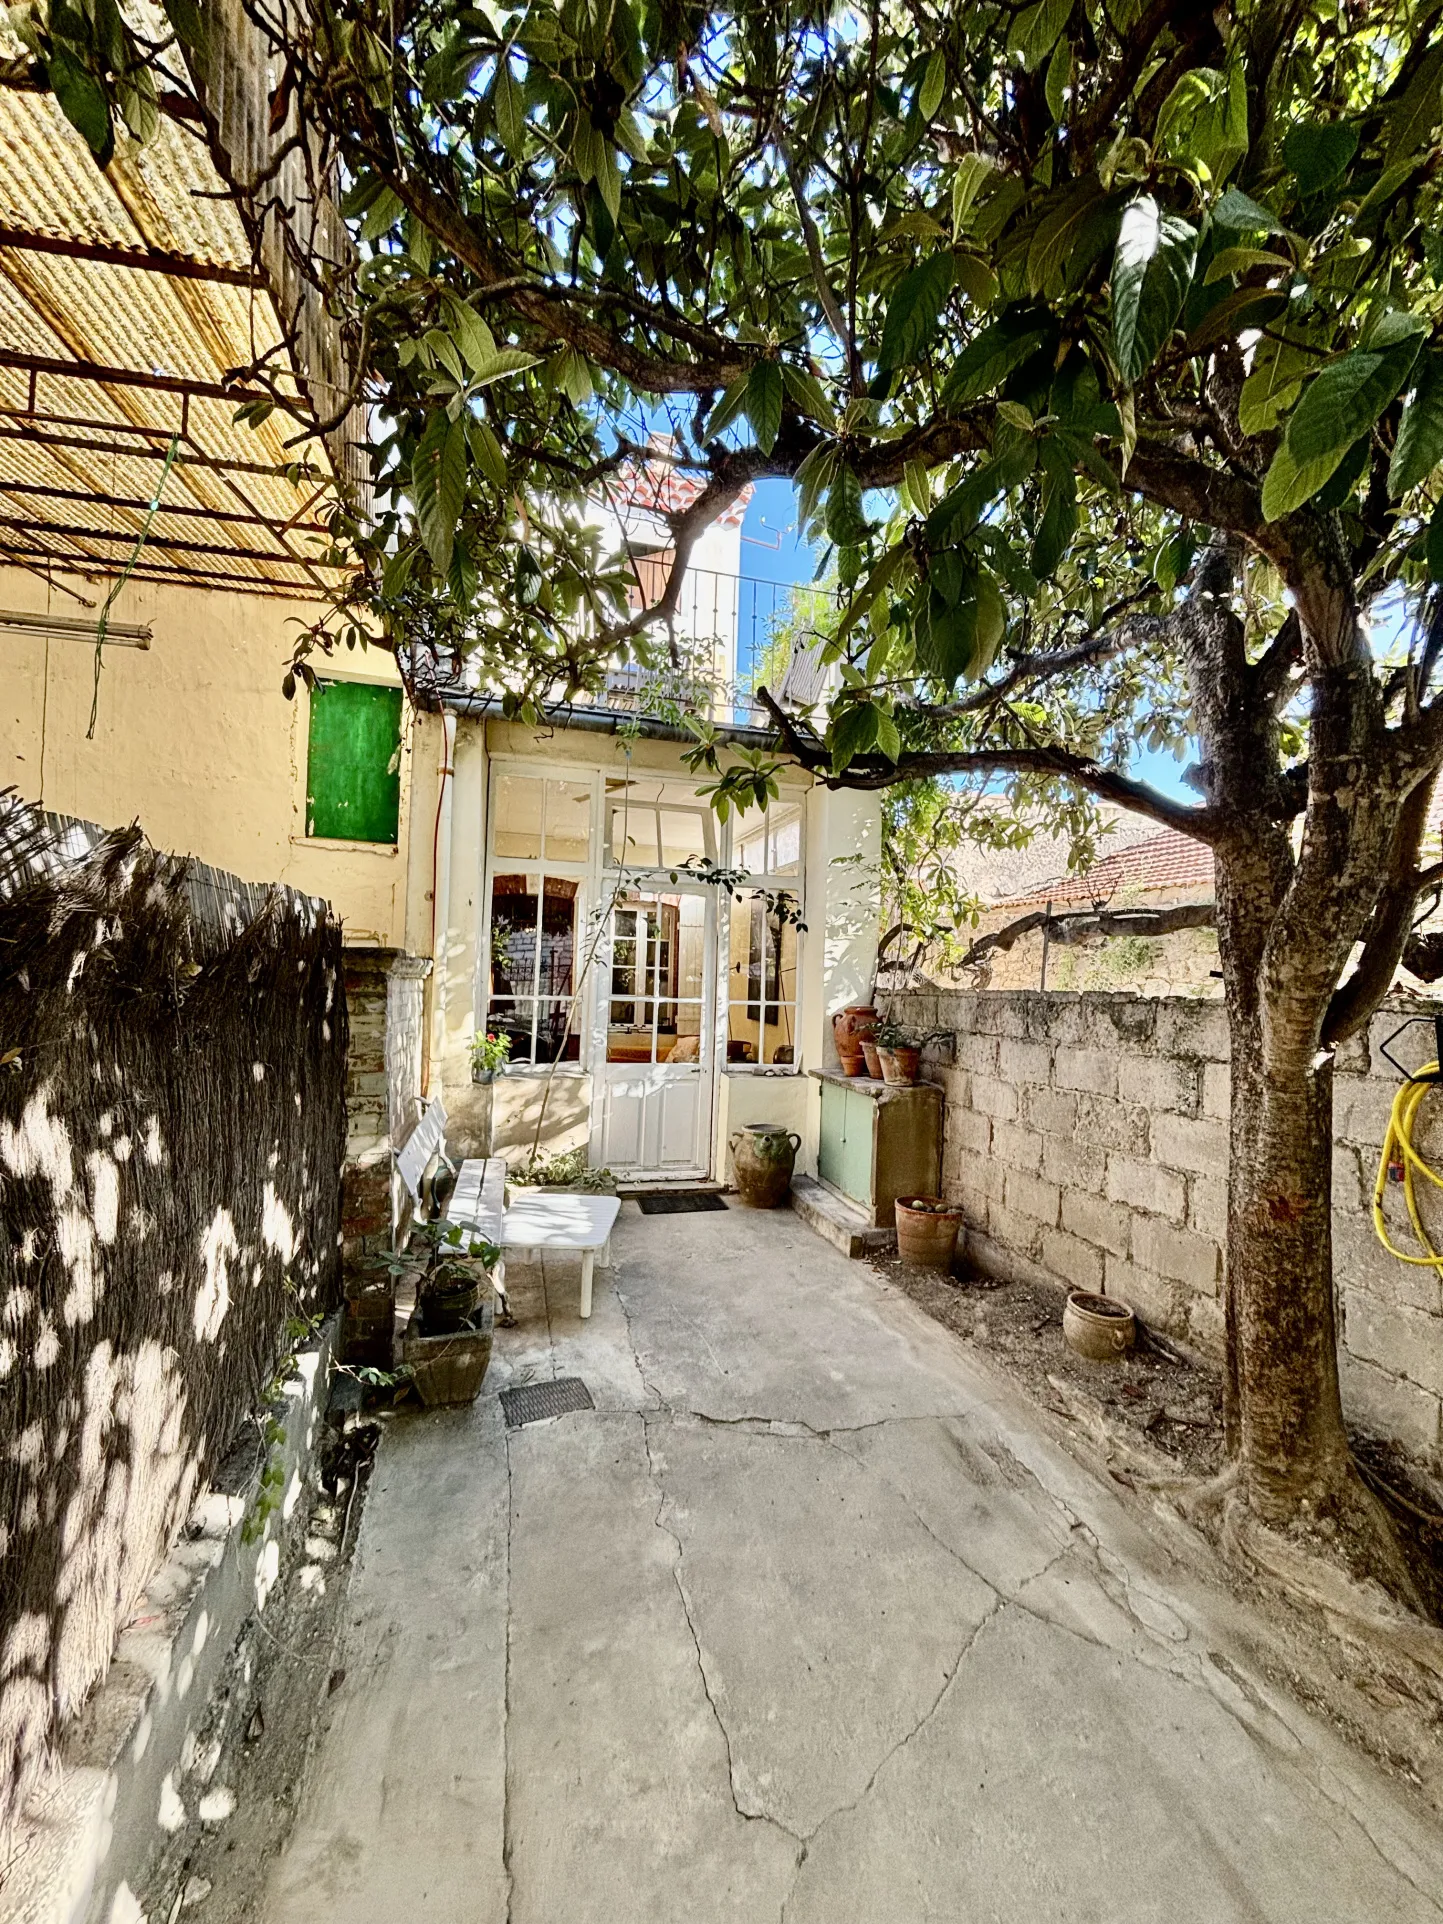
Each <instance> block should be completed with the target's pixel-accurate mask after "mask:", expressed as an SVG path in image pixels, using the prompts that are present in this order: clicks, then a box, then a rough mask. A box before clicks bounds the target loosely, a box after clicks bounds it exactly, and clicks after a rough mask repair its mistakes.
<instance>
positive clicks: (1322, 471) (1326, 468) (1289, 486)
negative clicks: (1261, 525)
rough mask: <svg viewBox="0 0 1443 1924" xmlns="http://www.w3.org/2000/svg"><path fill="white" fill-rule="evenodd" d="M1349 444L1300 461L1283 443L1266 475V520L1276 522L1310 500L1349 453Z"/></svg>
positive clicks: (1264, 511)
mask: <svg viewBox="0 0 1443 1924" xmlns="http://www.w3.org/2000/svg"><path fill="white" fill-rule="evenodd" d="M1347 451H1348V450H1347V448H1346V446H1344V447H1340V448H1336V449H1334V450H1332V451H1331V452H1330V453H1328V454H1320V455H1318V456H1316V457H1315V458H1314V459H1313V460H1311V461H1306V462H1304V461H1299V460H1298V458H1297V456H1296V455H1295V454H1294V453H1293V451H1292V449H1291V448H1290V447H1289V446H1288V444H1287V442H1286V441H1283V442H1281V443H1279V446H1278V451H1277V453H1276V454H1275V455H1274V456H1273V459H1272V465H1271V466H1270V467H1269V469H1268V471H1267V473H1266V475H1264V477H1263V519H1264V520H1265V521H1276V520H1277V519H1278V517H1279V516H1280V515H1284V514H1291V513H1292V511H1293V509H1294V508H1300V507H1302V505H1303V503H1304V502H1305V501H1310V500H1311V499H1312V497H1313V496H1314V495H1315V494H1316V493H1317V492H1318V490H1319V488H1321V487H1322V486H1323V485H1324V484H1325V483H1326V482H1327V481H1328V480H1329V478H1330V477H1331V475H1332V473H1333V470H1334V469H1335V468H1336V467H1337V466H1338V463H1339V462H1340V461H1341V460H1342V458H1343V456H1344V455H1345V454H1346V453H1347Z"/></svg>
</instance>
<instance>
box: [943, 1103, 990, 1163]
mask: <svg viewBox="0 0 1443 1924" xmlns="http://www.w3.org/2000/svg"><path fill="white" fill-rule="evenodd" d="M944 1135H945V1139H946V1141H947V1143H948V1145H949V1146H953V1145H955V1146H956V1148H958V1149H960V1150H966V1151H967V1152H968V1154H970V1155H976V1156H985V1155H986V1154H987V1153H988V1151H989V1150H990V1148H991V1147H992V1119H991V1117H990V1116H982V1115H978V1113H977V1111H976V1110H975V1109H968V1108H952V1107H950V1106H949V1108H948V1110H947V1117H946V1122H945V1125H944Z"/></svg>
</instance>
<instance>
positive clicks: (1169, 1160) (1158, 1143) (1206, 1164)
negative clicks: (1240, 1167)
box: [1152, 1115, 1228, 1177]
mask: <svg viewBox="0 0 1443 1924" xmlns="http://www.w3.org/2000/svg"><path fill="white" fill-rule="evenodd" d="M1152 1153H1153V1157H1154V1159H1155V1160H1156V1161H1158V1162H1160V1163H1162V1164H1163V1166H1164V1167H1165V1168H1168V1169H1181V1170H1185V1171H1186V1172H1187V1173H1189V1174H1191V1175H1198V1176H1224V1177H1225V1176H1226V1175H1227V1173H1228V1132H1227V1128H1226V1125H1225V1124H1223V1123H1221V1122H1216V1121H1214V1120H1213V1119H1212V1118H1211V1117H1208V1116H1197V1117H1193V1116H1166V1115H1163V1116H1154V1117H1153V1120H1152Z"/></svg>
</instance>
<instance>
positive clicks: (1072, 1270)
mask: <svg viewBox="0 0 1443 1924" xmlns="http://www.w3.org/2000/svg"><path fill="white" fill-rule="evenodd" d="M1042 1261H1043V1263H1044V1264H1045V1265H1046V1267H1047V1268H1048V1269H1050V1270H1051V1271H1052V1273H1053V1274H1054V1275H1055V1276H1056V1277H1057V1278H1058V1280H1059V1281H1060V1282H1062V1283H1064V1284H1066V1286H1067V1288H1068V1289H1090V1290H1092V1291H1094V1292H1095V1293H1100V1292H1101V1289H1102V1251H1101V1250H1099V1249H1094V1248H1093V1247H1092V1245H1091V1244H1090V1243H1084V1242H1079V1241H1078V1239H1077V1237H1076V1236H1069V1235H1067V1234H1066V1232H1065V1231H1064V1230H1061V1229H1048V1230H1045V1231H1044V1232H1043V1236H1042Z"/></svg>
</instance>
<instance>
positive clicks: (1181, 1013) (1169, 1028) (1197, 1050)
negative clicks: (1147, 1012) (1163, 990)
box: [1157, 996, 1230, 1062]
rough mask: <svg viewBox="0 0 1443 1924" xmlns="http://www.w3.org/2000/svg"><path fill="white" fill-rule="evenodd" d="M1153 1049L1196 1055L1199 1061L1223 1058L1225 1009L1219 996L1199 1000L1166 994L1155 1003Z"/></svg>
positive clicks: (1226, 1049)
mask: <svg viewBox="0 0 1443 1924" xmlns="http://www.w3.org/2000/svg"><path fill="white" fill-rule="evenodd" d="M1157 1050H1158V1054H1159V1055H1163V1056H1196V1057H1197V1059H1198V1060H1199V1061H1200V1062H1226V1061H1227V1059H1228V1056H1229V1053H1230V1050H1229V1047H1228V1018H1227V1011H1226V1009H1224V1007H1223V1005H1222V1001H1221V999H1219V1000H1218V1001H1216V1002H1213V1001H1206V1002H1204V1001H1202V1000H1201V999H1194V998H1193V997H1191V996H1169V997H1168V998H1167V1000H1166V1001H1164V1002H1159V1003H1158V1005H1157Z"/></svg>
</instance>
